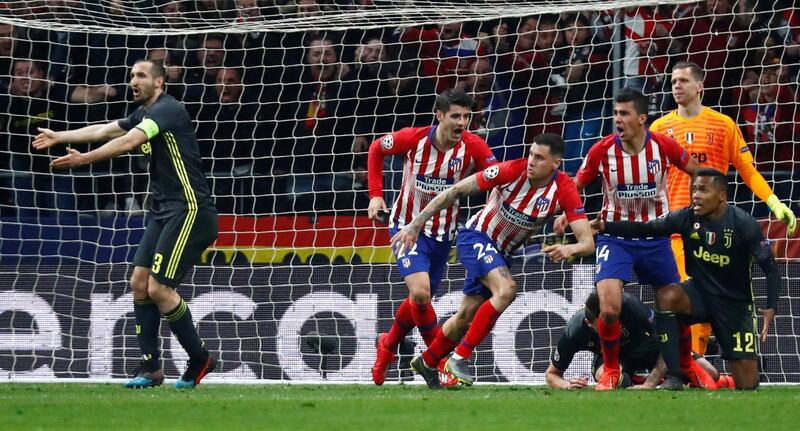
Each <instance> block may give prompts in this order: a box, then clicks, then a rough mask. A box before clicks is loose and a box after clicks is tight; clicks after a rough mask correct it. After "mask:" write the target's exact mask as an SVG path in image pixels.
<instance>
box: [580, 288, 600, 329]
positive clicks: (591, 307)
mask: <svg viewBox="0 0 800 431" xmlns="http://www.w3.org/2000/svg"><path fill="white" fill-rule="evenodd" d="M583 307H584V310H585V311H584V314H585V316H586V320H588V321H590V322H594V321H595V320H597V316H599V315H600V296H599V295H597V292H592V293H590V294H589V296H588V297H587V298H586V302H585V303H584V304H583Z"/></svg>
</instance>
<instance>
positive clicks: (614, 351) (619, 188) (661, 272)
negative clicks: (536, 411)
mask: <svg viewBox="0 0 800 431" xmlns="http://www.w3.org/2000/svg"><path fill="white" fill-rule="evenodd" d="M647 109H648V99H647V97H645V96H644V95H642V93H640V92H639V91H637V90H633V89H630V88H623V89H622V90H620V92H619V93H618V94H617V96H616V98H615V99H614V122H615V124H616V127H617V132H616V133H614V134H611V135H608V136H606V137H604V138H603V139H602V140H600V141H599V142H598V143H596V144H595V145H593V146H592V148H590V149H589V154H587V156H586V158H585V159H584V161H583V166H581V169H580V170H579V171H578V174H577V176H576V177H575V185H576V186H577V188H578V190H579V191H581V190H583V189H584V187H585V186H586V185H588V184H589V183H591V182H592V181H594V180H595V178H597V177H598V175H599V176H600V177H601V178H602V183H603V208H602V210H601V212H600V214H599V215H598V217H599V218H602V219H604V220H607V221H615V220H637V221H648V220H653V219H655V218H658V217H661V216H662V215H664V214H666V213H667V208H668V207H667V190H666V188H667V181H666V179H667V176H666V170H667V167H670V166H674V167H676V168H678V169H681V170H684V171H685V172H688V173H689V174H693V173H694V172H695V171H696V170H697V168H698V165H697V162H696V161H694V160H693V159H692V158H691V157H689V154H688V153H687V152H686V151H684V150H683V149H682V148H681V147H680V146H679V145H678V144H677V143H676V142H675V140H673V139H672V138H670V137H668V136H665V135H662V134H659V133H651V132H648V131H647V129H646V128H645V122H646V121H647ZM559 225H560V226H562V227H563V221H562V222H560V223H559ZM557 228H558V226H557ZM559 230H560V229H559ZM631 269H633V270H634V271H635V272H636V276H637V278H638V280H639V282H640V283H642V284H649V285H651V286H654V287H655V288H659V287H661V286H665V285H667V284H669V283H673V282H676V281H678V269H677V268H676V266H675V259H674V258H673V257H672V253H671V250H670V248H669V241H666V240H664V239H660V238H659V239H647V240H642V241H632V240H626V239H621V238H615V237H612V236H608V235H600V236H598V238H597V268H596V275H595V283H596V284H597V293H598V294H599V295H600V319H599V320H598V322H597V332H598V333H599V335H600V340H601V347H602V350H603V363H604V364H606V367H605V372H604V373H603V377H602V378H601V379H600V381H599V382H598V383H597V385H596V386H595V389H597V390H610V389H614V388H615V387H617V385H618V383H619V377H620V374H619V341H620V324H619V312H620V307H621V306H622V286H623V285H624V283H627V282H629V281H630V280H631V278H632V274H631ZM690 377H691V376H690Z"/></svg>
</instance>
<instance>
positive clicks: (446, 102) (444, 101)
mask: <svg viewBox="0 0 800 431" xmlns="http://www.w3.org/2000/svg"><path fill="white" fill-rule="evenodd" d="M452 105H457V106H463V107H465V108H467V109H469V110H470V111H472V107H473V106H474V105H475V100H473V99H472V97H469V95H468V94H467V93H465V92H464V90H461V89H459V88H449V89H447V90H444V91H442V92H441V93H439V95H438V96H436V103H434V104H433V112H436V111H442V112H449V111H450V107H451V106H452Z"/></svg>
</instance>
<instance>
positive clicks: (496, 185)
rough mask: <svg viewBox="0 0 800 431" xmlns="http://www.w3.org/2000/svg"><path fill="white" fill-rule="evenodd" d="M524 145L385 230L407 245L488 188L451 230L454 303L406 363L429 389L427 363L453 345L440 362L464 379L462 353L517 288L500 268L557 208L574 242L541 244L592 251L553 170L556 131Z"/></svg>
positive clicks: (573, 195) (577, 208)
mask: <svg viewBox="0 0 800 431" xmlns="http://www.w3.org/2000/svg"><path fill="white" fill-rule="evenodd" d="M529 151H530V153H529V155H528V158H527V159H524V158H523V159H517V160H513V161H509V162H504V163H501V164H499V165H497V166H492V167H489V168H487V169H485V170H484V171H483V172H480V173H478V174H476V175H473V176H471V177H468V178H466V179H464V180H462V181H460V182H459V183H458V184H456V185H455V186H453V187H452V188H450V189H448V190H447V191H446V192H444V193H442V194H440V195H438V196H437V197H436V198H435V199H434V200H433V201H431V202H430V203H429V204H428V205H427V206H426V207H425V209H423V210H422V211H421V212H420V213H419V214H418V215H417V216H416V217H415V218H414V220H413V221H412V222H411V223H409V224H407V225H406V227H404V228H403V229H402V230H401V231H400V232H398V233H397V234H396V235H394V237H392V247H396V248H397V249H399V250H413V249H414V247H415V244H416V243H417V238H418V236H419V232H420V230H422V228H423V226H424V225H425V224H426V222H427V221H428V219H430V218H431V217H433V216H435V215H436V214H438V213H439V212H440V211H441V210H442V209H444V208H447V207H448V206H450V205H452V204H453V202H456V201H458V200H459V199H461V198H465V197H467V196H468V195H471V194H475V193H478V192H481V191H484V192H485V191H487V190H489V189H493V190H492V193H491V195H490V196H489V198H488V200H487V202H486V206H485V207H484V208H483V209H482V210H481V211H480V212H478V213H477V214H475V215H474V216H473V217H472V218H471V219H470V220H469V221H468V222H467V225H466V226H465V227H464V228H462V229H461V230H460V231H459V234H458V241H457V248H458V259H459V261H460V262H461V264H462V265H464V267H465V268H466V270H467V275H466V279H465V281H464V295H465V296H464V298H463V299H462V301H461V305H460V307H459V309H458V311H457V312H456V314H454V315H453V316H451V317H450V318H449V319H447V321H446V322H445V323H444V325H442V330H441V331H440V332H439V334H438V335H437V336H436V339H435V340H434V341H433V343H431V344H430V345H429V347H428V350H426V351H425V352H424V353H422V355H421V356H417V357H415V358H414V359H413V360H412V361H411V367H412V369H413V370H414V371H416V372H417V373H419V374H420V375H422V377H424V378H425V382H426V383H427V384H428V387H429V388H431V389H439V388H441V385H440V383H439V376H438V373H437V371H436V370H435V369H434V367H435V366H436V365H437V364H438V363H439V361H440V360H441V359H442V358H444V357H445V356H446V355H447V354H448V353H450V351H452V350H453V349H454V348H455V353H454V354H453V356H452V357H450V358H449V359H448V360H447V363H446V364H445V367H444V369H445V371H446V372H449V373H451V374H452V375H453V376H454V377H455V378H456V379H458V380H459V381H460V382H461V383H464V384H467V385H470V384H472V382H473V378H472V375H471V374H470V373H469V369H468V358H469V357H470V356H471V354H472V351H473V349H474V348H475V347H476V346H478V345H479V344H480V343H481V342H482V341H483V339H484V338H486V336H487V335H488V334H489V332H490V331H491V330H492V328H493V327H494V324H495V322H496V321H497V319H498V318H499V317H500V315H501V314H502V313H503V311H504V310H505V309H506V308H507V307H508V306H509V305H510V304H511V302H513V301H514V299H515V298H516V295H517V285H516V283H515V282H514V280H513V279H512V278H511V273H510V272H509V270H508V267H509V266H510V256H511V253H512V252H513V251H514V250H516V249H517V248H518V247H520V246H521V245H522V244H524V243H525V242H526V241H527V240H528V239H529V238H530V237H531V236H533V235H534V234H537V233H539V232H541V229H542V227H543V226H544V224H545V223H546V221H547V220H548V219H549V218H551V217H552V216H553V214H554V213H555V212H556V211H557V210H558V208H559V207H560V208H562V209H563V210H564V212H565V213H566V215H567V219H568V220H569V222H570V226H571V227H572V229H573V231H574V232H575V235H576V236H577V239H578V242H577V243H576V244H569V245H561V244H559V245H551V246H548V247H545V248H544V249H543V251H544V252H545V253H547V254H548V255H549V256H550V258H551V259H552V260H553V261H555V262H558V261H562V260H566V259H569V258H570V257H572V256H577V255H583V254H589V253H591V252H592V250H594V240H593V238H592V231H591V229H590V228H589V222H588V221H587V219H586V214H584V211H583V206H582V205H581V202H580V197H579V196H578V192H577V190H575V184H574V183H573V182H572V181H571V180H570V178H569V177H568V176H567V175H566V174H564V173H563V172H560V171H558V170H557V169H558V167H559V165H560V164H561V157H562V155H563V154H564V140H563V139H561V137H560V136H558V135H554V134H542V135H539V136H537V137H536V138H534V142H533V144H531V147H530V150H529ZM487 299H488V301H487ZM465 332H466V335H465ZM462 336H463V337H464V338H463V340H461V337H462ZM459 340H461V343H458V341H459ZM456 345H458V347H456Z"/></svg>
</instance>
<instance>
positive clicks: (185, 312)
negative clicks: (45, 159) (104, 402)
mask: <svg viewBox="0 0 800 431" xmlns="http://www.w3.org/2000/svg"><path fill="white" fill-rule="evenodd" d="M165 75H166V72H165V70H164V67H163V66H161V65H160V64H159V63H154V62H152V61H149V60H139V61H137V62H136V63H135V64H134V65H133V69H132V71H131V75H130V76H131V80H130V86H131V90H132V92H133V98H134V100H135V101H136V102H137V103H140V104H141V106H140V107H139V108H138V109H136V110H135V111H134V112H133V113H132V114H131V115H129V116H128V117H127V118H124V119H121V120H117V121H113V122H111V123H107V124H95V125H91V126H86V127H83V128H81V129H78V130H73V131H62V132H54V131H52V130H49V129H44V128H41V129H39V132H40V133H39V134H38V135H37V136H36V138H35V139H34V141H33V147H34V148H36V149H37V150H42V149H45V148H49V147H52V146H54V145H58V144H78V143H89V142H99V141H108V142H106V143H105V144H103V145H102V146H101V147H99V148H97V149H95V150H92V151H89V152H86V153H81V152H79V151H78V150H76V149H74V148H71V147H68V148H67V155H65V156H62V157H59V158H57V159H55V160H53V162H52V163H51V166H52V167H53V168H54V169H71V168H75V167H78V166H82V165H87V164H92V163H95V162H99V161H103V160H107V159H110V158H112V157H116V156H119V155H122V154H126V153H129V152H131V151H134V150H136V149H137V148H141V151H142V152H143V153H144V154H145V155H146V156H149V158H150V192H151V194H152V200H153V204H152V206H151V209H150V219H149V221H148V222H147V228H146V230H145V233H144V236H143V237H142V241H141V243H140V244H139V248H138V249H137V251H136V255H135V256H134V258H133V265H134V268H133V275H132V276H131V279H130V283H131V289H132V290H133V310H134V314H135V319H136V335H137V339H138V341H139V349H140V350H141V353H142V362H141V364H140V366H139V368H138V369H137V370H136V373H135V376H134V378H133V379H131V380H130V381H129V382H127V383H126V384H125V386H126V387H128V388H146V387H152V386H158V385H160V384H161V383H163V381H164V373H163V372H162V370H161V361H160V360H159V351H158V333H159V327H160V323H161V322H160V320H161V315H162V314H163V315H164V317H165V318H166V319H167V321H168V322H169V325H170V329H171V330H172V333H173V334H175V337H176V338H177V339H178V341H179V342H180V343H181V346H183V348H184V350H186V353H188V354H189V362H188V364H187V367H186V371H185V372H184V373H183V376H182V377H181V378H180V379H179V380H178V381H177V382H176V384H175V387H176V388H193V387H194V386H196V385H197V384H198V383H200V380H201V379H202V378H203V377H204V376H205V375H207V374H208V373H210V372H211V371H213V370H214V367H215V365H216V360H215V359H214V357H212V356H211V355H210V354H209V352H208V350H206V349H205V347H204V344H203V341H202V340H201V339H200V336H199V335H198V333H197V330H196V329H195V326H194V323H193V322H192V314H191V312H190V311H189V307H188V306H187V305H186V302H185V301H184V300H183V299H181V297H180V295H178V293H177V291H176V288H177V287H178V286H180V283H181V280H182V279H183V277H184V276H185V275H186V273H187V272H188V271H189V270H190V269H192V266H193V265H194V264H195V263H197V262H198V261H199V260H200V255H201V253H202V252H203V250H205V248H206V247H207V246H208V245H209V244H211V243H212V242H213V241H214V240H215V239H216V238H217V210H216V209H215V208H214V203H213V202H212V201H211V194H210V193H209V190H208V185H207V184H206V179H205V177H204V176H203V170H202V167H201V160H200V151H199V149H198V146H197V140H196V139H195V135H194V126H193V125H192V120H191V118H190V117H189V113H188V112H186V109H185V108H184V107H183V105H182V104H180V103H179V102H178V101H176V100H175V99H174V98H173V97H172V96H170V95H168V94H166V93H165V92H164V79H165Z"/></svg>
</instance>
